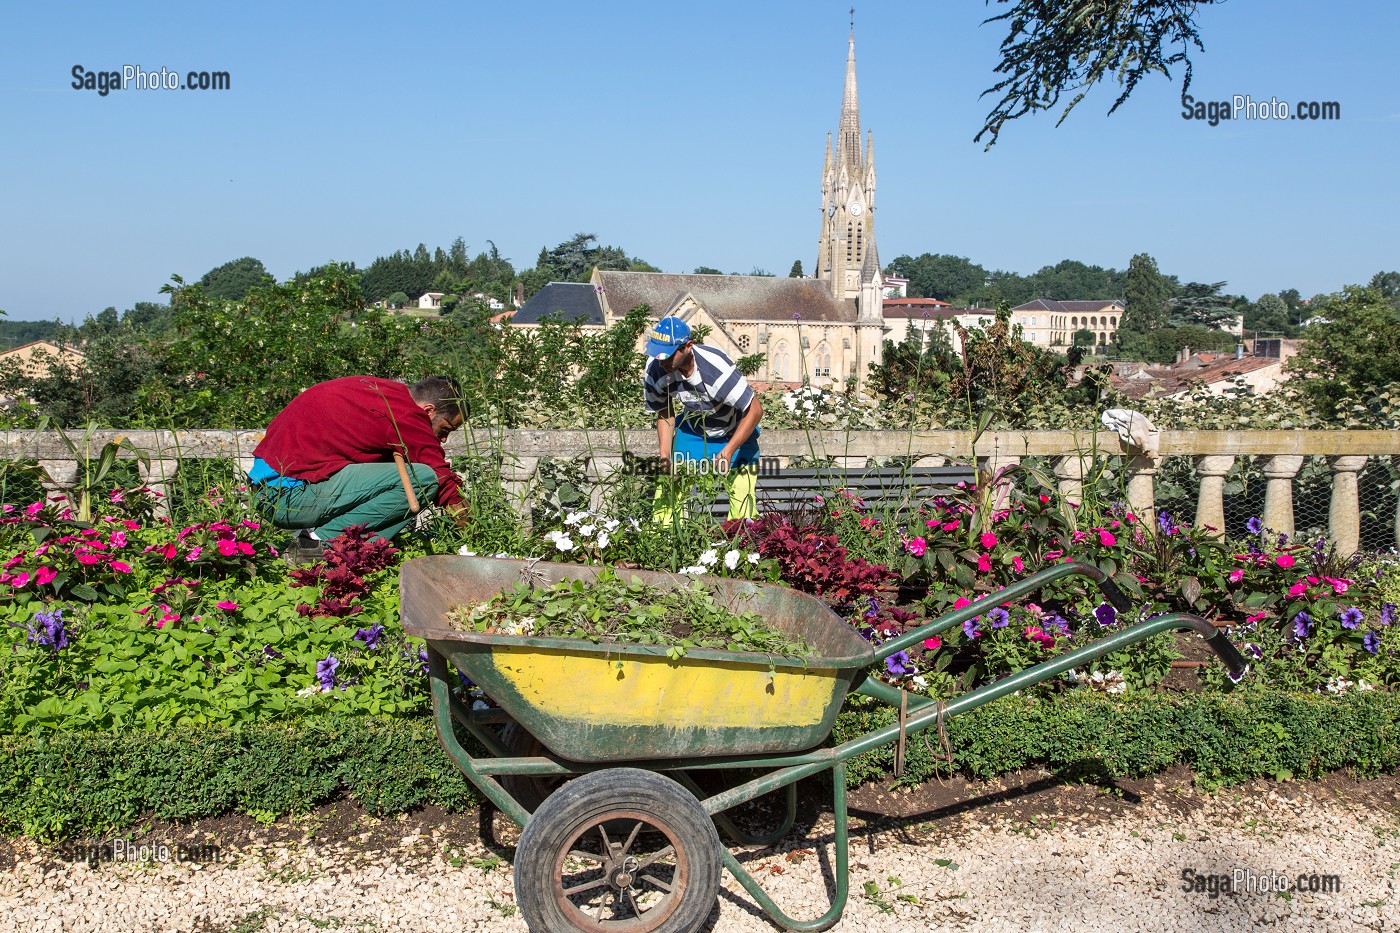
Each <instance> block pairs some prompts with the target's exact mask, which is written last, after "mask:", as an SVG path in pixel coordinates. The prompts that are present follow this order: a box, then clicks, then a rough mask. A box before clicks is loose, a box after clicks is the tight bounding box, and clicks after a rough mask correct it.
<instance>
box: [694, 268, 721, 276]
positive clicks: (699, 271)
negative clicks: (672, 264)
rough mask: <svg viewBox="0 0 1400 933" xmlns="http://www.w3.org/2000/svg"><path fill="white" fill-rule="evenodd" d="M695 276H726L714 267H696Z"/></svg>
mask: <svg viewBox="0 0 1400 933" xmlns="http://www.w3.org/2000/svg"><path fill="white" fill-rule="evenodd" d="M692 274H693V275H724V273H723V272H721V271H720V270H718V269H716V268H715V267H714V266H696V267H695V272H694V273H692Z"/></svg>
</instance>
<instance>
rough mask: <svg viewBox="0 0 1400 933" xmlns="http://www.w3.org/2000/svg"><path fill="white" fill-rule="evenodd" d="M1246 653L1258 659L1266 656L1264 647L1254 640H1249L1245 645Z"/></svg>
mask: <svg viewBox="0 0 1400 933" xmlns="http://www.w3.org/2000/svg"><path fill="white" fill-rule="evenodd" d="M1244 653H1245V654H1247V655H1249V656H1250V657H1252V658H1253V659H1254V660H1256V661H1258V660H1260V659H1261V658H1263V657H1264V651H1263V649H1261V648H1260V647H1259V646H1258V645H1256V644H1254V643H1253V642H1249V643H1247V644H1246V645H1245V646H1244Z"/></svg>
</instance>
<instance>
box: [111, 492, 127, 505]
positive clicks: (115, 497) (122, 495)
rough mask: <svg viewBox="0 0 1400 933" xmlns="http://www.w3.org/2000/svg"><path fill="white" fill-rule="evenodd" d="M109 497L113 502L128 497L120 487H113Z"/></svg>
mask: <svg viewBox="0 0 1400 933" xmlns="http://www.w3.org/2000/svg"><path fill="white" fill-rule="evenodd" d="M109 498H110V499H111V500H112V501H113V502H121V501H122V500H123V499H125V498H126V494H125V493H123V492H122V491H121V490H120V489H113V490H112V494H111V496H110V497H109Z"/></svg>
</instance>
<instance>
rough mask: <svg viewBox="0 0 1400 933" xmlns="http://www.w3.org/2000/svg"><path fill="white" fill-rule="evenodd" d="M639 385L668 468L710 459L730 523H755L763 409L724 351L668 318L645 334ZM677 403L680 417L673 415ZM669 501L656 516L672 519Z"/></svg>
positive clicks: (672, 469) (671, 468)
mask: <svg viewBox="0 0 1400 933" xmlns="http://www.w3.org/2000/svg"><path fill="white" fill-rule="evenodd" d="M648 337H649V338H650V339H648V340H647V345H646V355H647V365H646V372H645V375H644V376H643V379H642V388H643V393H644V395H645V402H646V408H647V411H649V412H652V413H654V414H655V415H656V416H657V417H656V437H657V441H658V443H659V444H660V447H661V460H662V463H664V464H665V466H666V469H667V470H669V471H671V472H675V467H677V466H682V465H685V464H694V463H697V462H702V461H710V462H711V463H712V464H713V468H714V470H715V471H716V472H717V473H720V474H722V475H723V476H724V477H725V488H726V489H727V490H728V492H729V517H730V518H756V517H757V516H758V502H757V499H756V494H757V486H758V435H759V428H758V422H759V420H760V419H761V418H762V417H763V403H762V402H761V401H760V400H759V398H758V396H757V395H756V394H755V393H754V391H753V389H752V388H751V387H750V386H749V383H748V380H746V379H745V378H744V377H743V375H742V374H741V373H740V372H739V370H738V369H736V368H735V367H734V363H733V362H732V361H731V360H730V359H729V357H728V356H726V355H725V354H724V353H723V352H722V351H720V350H717V349H715V348H714V347H707V346H704V345H703V344H696V343H695V342H694V341H692V340H691V339H690V325H688V324H686V323H685V322H684V321H682V320H681V319H680V318H677V317H666V318H662V319H661V320H660V321H658V322H657V324H656V327H654V328H652V329H651V330H650V331H649V332H648ZM677 403H679V408H680V411H679V414H677V413H676V407H677ZM668 506H669V503H663V504H662V505H661V507H660V508H658V509H657V511H656V513H655V516H656V518H657V520H658V521H666V520H668V518H669V513H670V508H669V507H668Z"/></svg>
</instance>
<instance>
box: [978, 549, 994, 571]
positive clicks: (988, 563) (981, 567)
mask: <svg viewBox="0 0 1400 933" xmlns="http://www.w3.org/2000/svg"><path fill="white" fill-rule="evenodd" d="M991 569H992V556H991V555H990V554H978V555H977V571H978V572H979V573H988V572H990V571H991Z"/></svg>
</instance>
